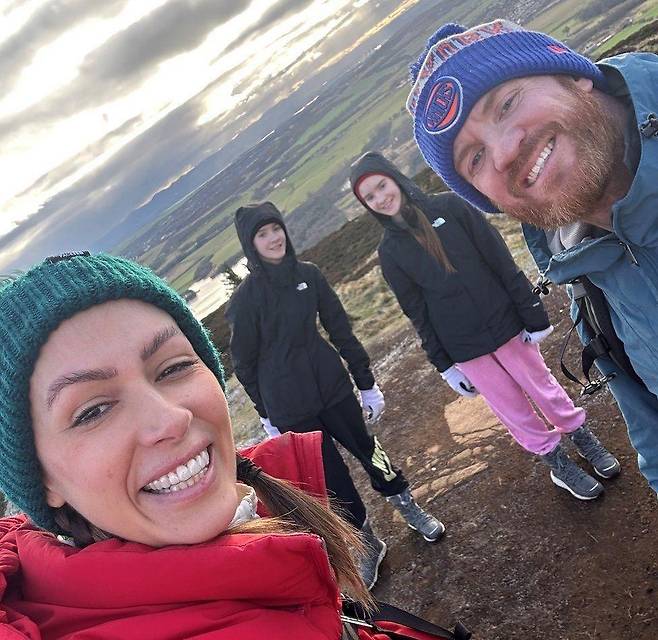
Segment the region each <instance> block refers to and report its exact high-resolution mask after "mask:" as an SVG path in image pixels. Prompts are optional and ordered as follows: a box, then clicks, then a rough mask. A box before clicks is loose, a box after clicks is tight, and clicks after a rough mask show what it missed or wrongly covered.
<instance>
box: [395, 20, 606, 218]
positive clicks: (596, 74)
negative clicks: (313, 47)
mask: <svg viewBox="0 0 658 640" xmlns="http://www.w3.org/2000/svg"><path fill="white" fill-rule="evenodd" d="M410 71H411V79H412V81H413V82H414V86H413V88H412V90H411V93H410V94H409V98H408V99H407V110H408V111H409V113H410V114H411V116H412V118H413V120H414V137H415V139H416V143H417V144H418V147H419V148H420V151H421V153H422V154H423V157H424V158H425V161H426V162H427V164H428V165H429V166H430V167H431V168H432V169H433V170H434V171H435V172H436V173H437V174H438V175H439V176H441V178H442V179H443V181H444V182H445V183H446V185H447V186H448V187H449V188H450V189H452V190H453V191H454V192H455V193H457V194H458V195H460V196H461V197H462V198H464V199H466V200H468V201H469V202H470V203H471V204H473V205H475V206H476V207H478V208H479V209H482V210H483V211H496V207H495V206H494V205H493V204H492V203H491V201H490V200H489V199H488V198H487V197H485V196H484V195H483V194H482V193H481V192H480V191H478V190H477V189H474V188H473V187H472V186H471V185H470V184H469V183H468V182H467V181H466V180H464V179H463V178H462V177H461V176H460V175H459V174H458V173H457V171H456V169H455V165H454V163H453V144H454V142H455V138H456V137H457V134H458V133H459V131H460V129H461V127H462V125H463V124H464V122H465V121H466V119H467V118H468V114H469V113H470V112H471V109H472V108H473V106H474V105H475V103H476V102H477V101H478V100H479V99H480V98H481V97H482V96H483V95H484V94H486V93H487V92H488V91H490V90H491V89H493V88H494V87H496V86H497V85H499V84H502V83H503V82H507V81H508V80H512V79H514V78H521V77H524V76H535V75H559V74H566V75H572V76H577V77H585V78H589V79H591V80H592V81H593V82H594V85H595V86H596V87H597V88H599V89H604V88H605V78H604V76H603V74H602V73H601V71H600V70H599V69H598V68H597V67H596V65H595V64H594V63H593V62H591V61H590V60H588V59H587V58H585V57H584V56H581V55H580V54H578V53H576V52H575V51H573V50H571V49H569V48H568V47H567V46H566V45H564V44H562V43H561V42H559V41H558V40H555V39H553V38H551V37H550V36H548V35H546V34H544V33H538V32H536V31H526V30H525V29H523V28H522V27H520V26H519V25H517V24H514V23H513V22H508V21H507V20H495V21H494V22H489V23H487V24H482V25H480V26H478V27H473V28H472V29H466V27H462V26H461V25H457V24H446V25H444V26H442V27H441V28H440V29H439V30H438V31H437V32H436V33H435V34H434V35H433V36H432V37H431V38H430V39H429V40H428V43H427V47H426V48H425V51H424V52H423V54H422V55H421V56H420V57H419V58H418V60H417V62H415V63H414V64H412V65H411V66H410Z"/></svg>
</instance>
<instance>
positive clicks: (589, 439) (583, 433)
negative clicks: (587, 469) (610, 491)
mask: <svg viewBox="0 0 658 640" xmlns="http://www.w3.org/2000/svg"><path fill="white" fill-rule="evenodd" d="M569 438H571V441H572V442H573V443H574V444H575V445H576V449H578V453H579V454H580V456H581V457H583V458H585V460H587V461H588V462H589V463H590V464H591V465H592V467H594V471H595V472H596V474H597V475H599V476H601V477H602V478H614V477H615V476H617V475H619V472H620V471H621V465H620V464H619V460H617V458H615V457H614V456H613V455H612V454H611V453H610V452H609V451H608V450H607V449H606V448H605V447H604V446H603V445H602V444H601V443H600V442H599V439H598V438H597V437H596V436H595V435H594V434H593V433H592V432H591V431H590V430H589V429H588V428H587V427H580V429H576V430H575V431H573V432H572V433H570V434H569Z"/></svg>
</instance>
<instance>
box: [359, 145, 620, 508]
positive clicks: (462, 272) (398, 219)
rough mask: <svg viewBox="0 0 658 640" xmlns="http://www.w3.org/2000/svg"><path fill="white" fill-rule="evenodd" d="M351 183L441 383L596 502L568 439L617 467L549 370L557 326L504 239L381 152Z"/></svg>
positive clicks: (595, 460)
mask: <svg viewBox="0 0 658 640" xmlns="http://www.w3.org/2000/svg"><path fill="white" fill-rule="evenodd" d="M350 180H351V184H352V190H353V191H354V195H355V196H356V197H357V198H358V200H359V201H360V202H361V203H362V204H363V205H364V206H365V207H366V209H367V210H368V211H369V212H370V213H371V214H372V215H374V216H375V218H376V219H377V220H378V221H379V222H380V223H381V224H382V226H383V227H384V237H383V238H382V241H381V243H380V245H379V258H380V262H381V268H382V273H383V275H384V278H385V279H386V281H387V282H388V284H389V286H390V287H391V289H392V290H393V293H394V294H395V296H396V297H397V299H398V302H399V303H400V306H401V307H402V310H403V311H404V313H405V314H406V315H407V316H408V317H409V318H410V319H411V321H412V322H413V324H414V327H415V328H416V330H417V331H418V334H419V336H420V338H421V341H422V345H423V349H424V350H425V352H426V353H427V357H428V358H429V360H430V362H432V364H433V365H434V366H435V367H436V368H437V369H438V371H439V372H440V374H441V376H442V378H443V379H444V380H445V381H446V382H447V383H448V384H449V385H450V386H451V387H452V388H453V389H454V390H455V391H456V392H457V393H459V394H461V395H463V396H466V397H475V396H476V395H477V394H478V392H479V393H481V394H482V395H483V397H484V399H485V400H486V401H487V403H488V404H489V406H490V407H491V409H492V410H493V412H494V413H495V414H496V415H497V416H498V417H499V418H500V420H501V422H502V423H503V424H504V425H505V426H506V427H507V428H508V430H509V432H510V433H511V435H512V436H513V437H514V438H515V439H516V441H517V442H518V443H519V444H520V445H521V446H522V447H524V448H525V449H526V450H528V451H530V452H532V453H535V454H539V455H540V456H541V458H542V460H543V461H544V462H545V463H546V464H548V465H549V466H550V467H551V479H552V480H553V482H554V483H555V484H556V485H558V486H559V487H561V488H564V489H566V490H568V491H569V492H570V493H571V494H572V495H574V496H575V497H577V498H580V499H582V500H589V499H592V498H595V497H597V496H598V495H599V494H600V493H601V491H603V487H602V485H601V484H600V483H599V482H598V481H597V480H595V479H594V478H593V477H591V476H589V475H588V474H586V473H585V472H584V471H583V470H582V469H580V467H578V466H577V465H576V464H575V463H574V462H573V461H572V460H571V459H570V458H569V457H568V456H567V455H566V453H565V452H564V450H563V449H562V448H561V447H560V438H561V436H562V434H563V433H567V434H569V436H570V437H571V439H572V440H573V441H574V442H575V444H576V446H577V447H578V449H579V450H580V452H581V453H582V454H583V455H584V456H585V457H586V458H587V459H588V460H589V461H590V463H591V464H592V466H593V467H594V470H595V471H596V472H597V473H598V474H599V475H600V476H602V477H606V478H609V477H612V476H614V475H617V473H619V463H618V462H617V460H616V459H615V458H614V457H613V456H612V455H611V454H610V453H608V452H607V451H606V450H605V449H604V448H603V446H602V445H601V443H600V442H598V440H597V439H596V438H595V436H594V435H593V434H592V433H591V432H590V431H589V430H588V429H587V428H586V427H584V426H583V423H584V422H585V411H584V410H583V409H581V408H577V407H575V406H574V404H573V402H572V401H571V399H570V398H569V396H568V395H567V394H566V392H565V391H564V389H563V388H562V387H561V386H560V385H559V384H558V382H557V381H556V380H555V378H554V377H553V376H552V374H551V372H550V370H549V369H548V368H547V367H546V364H545V363H544V360H543V358H542V356H541V354H540V352H539V348H538V346H537V345H538V343H539V342H541V341H542V340H543V339H544V338H546V337H547V336H548V335H549V334H550V333H551V331H552V330H553V327H552V326H551V325H550V323H549V320H548V316H547V314H546V311H545V310H544V308H543V305H542V303H541V301H540V300H539V297H538V296H537V295H535V294H534V293H533V292H532V290H531V287H530V283H529V282H528V280H527V278H526V277H525V275H524V274H523V272H522V271H521V270H520V269H519V268H518V267H517V265H516V264H515V263H514V260H513V259H512V256H511V255H510V252H509V250H508V248H507V246H506V245H505V242H504V241H503V239H502V238H501V236H500V234H499V233H498V232H497V231H496V230H495V229H494V228H493V227H492V226H491V225H490V224H489V223H488V222H487V221H486V219H485V217H484V216H483V215H482V214H481V213H480V212H478V211H477V210H475V209H474V208H472V207H471V205H469V204H468V203H466V202H465V201H464V200H462V199H460V198H459V197H458V196H457V195H455V194H453V193H442V194H439V195H436V196H427V195H425V194H424V193H423V192H422V191H421V190H420V189H419V188H418V187H417V186H416V185H415V184H414V183H413V182H412V181H411V180H410V179H409V178H407V177H406V176H404V175H403V174H402V173H401V172H400V171H399V170H398V169H397V168H396V167H395V166H394V165H393V164H392V163H390V162H389V161H388V160H386V159H385V158H384V157H383V156H382V155H381V154H379V153H374V152H370V153H366V154H365V155H364V156H362V157H361V158H360V159H359V160H358V161H357V162H356V163H355V164H354V166H353V167H352V172H351V176H350ZM528 397H530V398H531V399H532V400H533V402H534V403H535V405H536V406H537V407H538V408H539V409H540V410H541V412H542V413H543V414H544V417H545V418H546V420H547V421H548V423H549V424H552V425H553V426H554V427H555V428H554V429H548V428H547V426H546V423H545V422H544V420H542V419H541V418H540V417H539V416H538V415H537V413H536V412H535V410H534V409H533V407H532V405H531V404H530V402H529V401H528Z"/></svg>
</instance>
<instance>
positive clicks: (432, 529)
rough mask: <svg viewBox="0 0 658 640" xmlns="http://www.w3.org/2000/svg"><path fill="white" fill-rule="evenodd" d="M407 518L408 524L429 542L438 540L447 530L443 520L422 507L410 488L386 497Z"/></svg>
mask: <svg viewBox="0 0 658 640" xmlns="http://www.w3.org/2000/svg"><path fill="white" fill-rule="evenodd" d="M386 499H387V500H388V501H389V502H390V503H391V504H392V505H393V506H394V507H395V508H396V509H397V510H398V511H399V513H400V515H401V516H402V517H403V518H404V519H405V520H406V522H407V525H408V526H409V527H410V528H411V529H413V530H414V531H418V533H420V535H422V536H423V538H425V540H427V542H436V541H437V540H438V539H439V538H440V537H441V536H442V535H443V534H444V532H445V530H446V528H445V527H444V526H443V522H441V521H440V520H437V519H436V518H435V517H434V516H432V515H430V514H429V513H427V511H424V510H423V509H421V508H420V507H419V506H418V505H417V504H416V501H415V500H414V497H413V496H412V495H411V491H409V489H405V490H404V491H403V492H402V493H398V494H396V495H394V496H389V497H388V498H386Z"/></svg>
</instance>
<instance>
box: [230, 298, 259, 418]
mask: <svg viewBox="0 0 658 640" xmlns="http://www.w3.org/2000/svg"><path fill="white" fill-rule="evenodd" d="M241 293H242V292H240V291H236V294H235V295H234V298H233V299H232V300H231V302H230V303H229V305H228V307H227V309H226V319H227V320H228V322H229V325H230V326H231V341H230V343H229V347H230V350H231V360H232V361H233V369H234V370H235V377H236V378H237V379H238V380H239V381H240V384H241V385H242V386H243V387H244V390H245V391H246V392H247V395H248V396H249V397H250V398H251V401H252V402H253V403H254V408H255V409H256V411H258V414H259V415H260V416H262V417H263V418H266V417H267V411H266V410H265V405H264V404H263V400H262V398H261V395H260V390H259V388H258V353H259V349H260V332H259V330H258V322H257V319H256V317H255V314H254V311H253V309H251V308H250V305H249V304H248V300H244V299H242V297H243V296H242V295H240V294H241Z"/></svg>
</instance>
